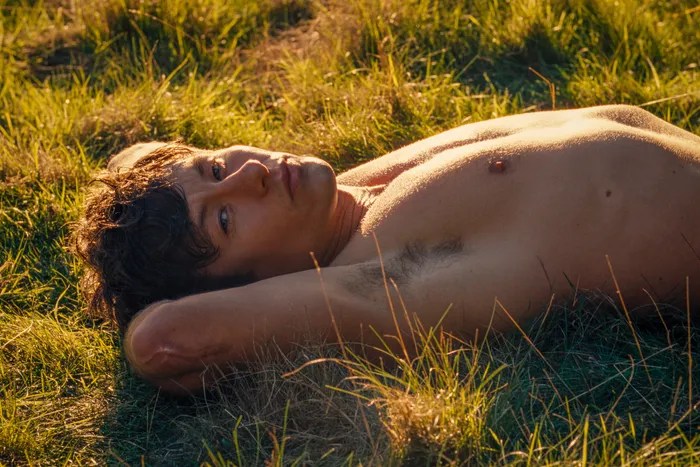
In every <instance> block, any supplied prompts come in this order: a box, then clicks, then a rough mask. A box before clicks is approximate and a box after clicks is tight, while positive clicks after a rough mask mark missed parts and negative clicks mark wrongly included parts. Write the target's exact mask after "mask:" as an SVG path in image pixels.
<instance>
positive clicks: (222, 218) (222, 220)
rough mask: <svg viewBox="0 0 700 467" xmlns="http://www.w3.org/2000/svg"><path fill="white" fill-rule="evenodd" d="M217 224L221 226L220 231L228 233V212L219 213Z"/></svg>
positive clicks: (224, 210) (223, 210)
mask: <svg viewBox="0 0 700 467" xmlns="http://www.w3.org/2000/svg"><path fill="white" fill-rule="evenodd" d="M219 224H220V225H221V229H222V230H223V231H224V233H226V234H227V233H228V211H226V209H225V208H224V209H222V210H221V211H219Z"/></svg>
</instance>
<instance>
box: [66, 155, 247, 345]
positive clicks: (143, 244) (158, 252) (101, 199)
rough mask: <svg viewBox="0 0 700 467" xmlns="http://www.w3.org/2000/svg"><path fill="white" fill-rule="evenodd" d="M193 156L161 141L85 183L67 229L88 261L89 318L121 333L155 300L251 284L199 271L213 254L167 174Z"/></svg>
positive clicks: (84, 283)
mask: <svg viewBox="0 0 700 467" xmlns="http://www.w3.org/2000/svg"><path fill="white" fill-rule="evenodd" d="M193 153H194V149H192V148H190V147H188V146H185V145H183V144H180V143H170V144H165V145H162V146H160V147H158V148H157V149H155V150H154V151H152V152H150V153H148V154H147V155H145V156H144V157H142V158H140V159H139V160H138V161H137V162H136V163H135V164H134V165H133V167H128V168H125V169H119V170H116V171H104V172H102V173H100V174H99V175H98V176H97V177H96V178H95V180H94V181H93V183H91V186H92V190H91V191H90V193H89V194H88V196H87V199H86V202H85V207H84V214H83V216H82V217H81V219H80V220H79V221H78V222H77V223H76V225H75V229H74V232H73V238H74V245H75V249H76V252H77V254H78V256H80V258H82V259H83V261H85V263H86V264H87V268H86V270H85V273H84V276H83V280H82V288H83V291H84V293H85V295H86V297H87V299H88V307H89V311H90V312H91V314H93V315H97V316H100V317H104V318H107V319H110V320H112V321H114V322H116V324H117V325H118V327H119V329H120V330H121V331H122V332H124V331H125V330H126V327H127V326H128V324H129V322H130V321H131V319H132V318H133V317H134V315H135V314H136V313H138V312H139V311H140V310H142V309H143V308H144V307H146V306H148V305H149V304H151V303H153V302H156V301H159V300H165V299H176V298H179V297H182V296H185V295H190V294H193V293H197V292H203V291H207V290H214V289H219V288H224V287H232V286H236V285H242V284H245V283H248V282H251V281H252V280H251V278H250V277H249V276H243V277H241V276H231V277H222V278H212V277H207V276H205V275H204V274H202V273H201V269H202V268H203V267H205V266H207V265H208V264H211V262H212V261H214V260H215V259H216V257H217V255H218V251H217V249H216V248H215V247H214V245H213V244H212V242H211V240H210V239H209V237H208V236H207V235H206V234H205V233H204V232H202V231H201V230H199V229H198V228H197V226H196V225H195V224H194V223H192V222H191V220H190V217H189V210H188V207H187V200H186V199H185V194H184V192H183V190H182V188H181V187H180V186H178V185H177V184H176V183H174V182H173V181H172V180H170V177H169V176H170V175H171V172H172V165H173V163H174V162H175V161H177V160H181V159H183V158H186V157H189V156H191V155H193Z"/></svg>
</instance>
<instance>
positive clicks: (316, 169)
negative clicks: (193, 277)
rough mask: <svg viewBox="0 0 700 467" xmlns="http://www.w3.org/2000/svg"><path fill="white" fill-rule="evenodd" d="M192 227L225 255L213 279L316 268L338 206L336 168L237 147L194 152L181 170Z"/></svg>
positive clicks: (178, 177)
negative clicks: (314, 262) (314, 259)
mask: <svg viewBox="0 0 700 467" xmlns="http://www.w3.org/2000/svg"><path fill="white" fill-rule="evenodd" d="M173 180H174V182H175V183H177V184H178V185H180V186H181V187H182V189H183V190H184V193H185V198H186V199H187V205H188V208H189V212H190V220H191V221H192V222H193V223H194V224H195V225H196V226H198V227H199V228H200V229H201V230H202V231H204V232H205V233H206V235H207V236H208V237H209V238H210V239H211V241H212V243H213V244H214V246H215V247H216V248H218V250H219V256H218V257H217V259H216V260H215V261H214V262H213V263H212V264H210V265H209V266H207V267H205V268H204V271H203V272H204V273H205V274H206V275H209V276H213V277H222V276H230V275H237V274H247V273H252V274H253V275H254V277H255V278H257V279H264V278H267V277H272V276H277V275H280V274H286V273H290V272H296V271H301V270H304V269H309V268H311V267H313V262H312V260H311V258H310V255H309V252H311V251H313V252H314V253H315V255H316V256H317V257H320V256H322V254H323V249H324V248H325V246H326V243H327V241H328V237H329V232H330V231H331V227H332V220H333V214H334V212H335V208H336V204H337V187H336V181H335V174H334V173H333V169H332V168H331V167H330V166H329V165H328V164H327V163H326V162H324V161H322V160H320V159H316V158H313V157H298V156H292V155H290V154H286V153H277V152H269V151H264V150H261V149H257V148H252V147H247V146H232V147H230V148H226V149H222V150H218V151H195V155H194V156H192V157H190V158H187V159H186V160H184V161H178V162H177V163H175V165H174V170H173Z"/></svg>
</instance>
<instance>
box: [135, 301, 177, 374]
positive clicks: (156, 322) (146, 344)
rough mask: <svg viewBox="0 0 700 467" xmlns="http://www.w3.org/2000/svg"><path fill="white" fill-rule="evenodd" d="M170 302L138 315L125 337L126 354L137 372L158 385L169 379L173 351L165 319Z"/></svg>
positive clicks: (162, 303)
mask: <svg viewBox="0 0 700 467" xmlns="http://www.w3.org/2000/svg"><path fill="white" fill-rule="evenodd" d="M169 303H170V302H158V303H155V304H153V305H151V306H149V307H148V308H146V309H145V310H143V311H142V312H141V313H139V314H138V315H136V317H135V318H134V320H133V321H132V322H131V324H130V325H129V328H128V329H127V331H126V335H125V337H124V353H125V354H126V359H127V360H128V362H129V364H130V365H131V367H132V368H133V369H134V371H135V372H136V373H137V374H138V375H139V376H141V377H142V378H144V379H146V380H148V381H151V382H153V383H155V382H156V381H158V380H160V379H162V378H165V377H169V376H171V375H168V368H169V366H170V359H171V354H172V349H171V348H170V347H171V345H170V338H169V336H168V332H167V327H166V326H163V324H164V320H163V317H162V315H163V314H164V313H167V306H168V304H169Z"/></svg>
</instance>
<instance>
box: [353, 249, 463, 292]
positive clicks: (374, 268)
mask: <svg viewBox="0 0 700 467" xmlns="http://www.w3.org/2000/svg"><path fill="white" fill-rule="evenodd" d="M463 252H464V245H463V243H462V240H461V239H460V238H454V239H450V240H446V241H443V242H441V243H438V244H436V245H432V246H430V247H429V246H427V245H426V244H425V243H424V242H411V243H409V244H407V245H406V246H405V247H404V249H403V250H402V251H401V252H400V253H398V254H396V255H393V256H390V257H388V258H384V273H385V274H386V280H387V281H389V280H391V279H393V280H394V282H396V284H397V285H403V284H407V283H409V282H411V281H412V280H415V279H416V278H417V277H419V276H421V275H425V274H430V272H431V271H433V270H435V269H438V268H442V267H445V266H448V265H449V264H452V263H453V261H455V260H456V259H457V258H458V257H459V256H460V254H462V253H463ZM346 286H347V287H348V289H349V290H350V291H351V292H353V293H357V294H362V295H368V294H371V293H372V292H375V291H376V290H381V289H382V288H383V287H384V275H383V274H382V267H381V263H380V262H379V259H375V260H372V261H367V262H365V263H362V264H360V265H358V269H357V272H356V273H354V274H351V275H350V277H349V278H348V280H347V283H346Z"/></svg>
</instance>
